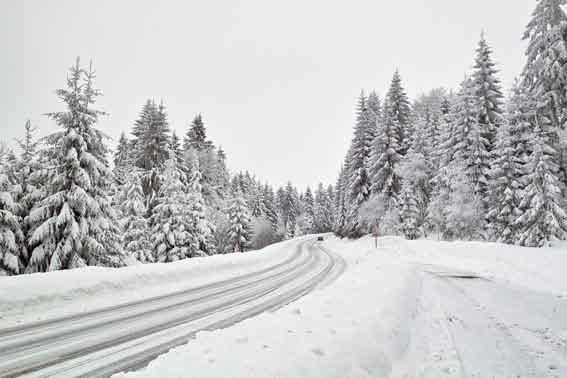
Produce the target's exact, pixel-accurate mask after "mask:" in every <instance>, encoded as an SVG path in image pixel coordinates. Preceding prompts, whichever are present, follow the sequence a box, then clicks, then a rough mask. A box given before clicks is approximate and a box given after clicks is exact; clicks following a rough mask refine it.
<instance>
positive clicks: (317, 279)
mask: <svg viewBox="0 0 567 378" xmlns="http://www.w3.org/2000/svg"><path fill="white" fill-rule="evenodd" d="M290 248H296V252H295V253H294V254H293V255H292V256H291V257H290V258H289V259H287V260H285V261H284V262H281V263H278V264H275V265H273V266H271V267H269V268H267V269H263V270H259V271H257V272H253V273H250V274H246V275H243V276H240V277H236V278H233V279H229V280H224V281H219V282H216V283H213V284H209V285H205V286H201V287H194V288H190V289H187V290H184V291H180V292H174V293H168V294H165V295H162V296H159V297H154V298H149V299H146V300H140V301H137V302H132V303H125V304H121V305H117V306H112V307H107V308H103V309H99V310H96V311H90V312H85V313H81V314H77V315H72V316H67V317H62V318H58V319H51V320H47V321H42V322H37V323H33V324H27V325H24V326H20V327H12V328H5V329H0V377H2V378H4V377H16V376H18V377H20V376H25V377H55V376H56V377H94V376H96V377H101V376H110V375H111V374H113V373H116V372H119V371H123V370H127V369H131V368H133V367H136V366H139V365H141V364H144V363H146V362H147V361H149V360H151V359H152V358H155V357H156V356H158V355H159V354H162V353H164V352H167V351H168V350H169V349H171V348H172V347H175V346H178V345H180V344H183V343H185V342H187V341H188V340H189V339H190V338H191V337H192V336H193V335H194V334H195V333H197V332H199V331H202V330H211V329H218V328H223V327H226V326H229V325H231V324H234V323H237V322H239V321H241V320H244V319H246V318H249V317H252V316H254V315H257V314H259V313H262V312H265V311H269V310H274V309H277V308H279V307H281V306H283V305H285V304H288V303H290V302H292V301H294V300H295V299H297V298H299V297H301V296H303V295H305V294H307V293H309V292H310V291H312V290H314V289H315V288H316V287H318V286H320V285H325V284H328V283H329V282H330V281H332V280H333V279H334V278H336V277H337V276H338V275H340V274H341V273H342V271H343V270H344V268H345V262H344V260H343V259H342V258H340V257H338V256H337V255H335V254H333V253H332V252H330V251H328V250H326V249H324V248H322V247H321V246H320V245H319V244H318V243H317V242H315V241H314V240H301V241H298V242H296V243H292V244H290Z"/></svg>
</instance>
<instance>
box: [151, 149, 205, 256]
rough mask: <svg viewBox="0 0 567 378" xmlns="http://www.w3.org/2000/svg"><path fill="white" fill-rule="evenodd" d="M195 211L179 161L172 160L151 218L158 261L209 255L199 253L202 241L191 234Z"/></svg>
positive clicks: (152, 238) (164, 174)
mask: <svg viewBox="0 0 567 378" xmlns="http://www.w3.org/2000/svg"><path fill="white" fill-rule="evenodd" d="M191 211H192V209H191V203H190V201H189V197H188V196H187V194H186V188H185V187H184V185H183V183H182V181H181V173H180V171H179V170H178V169H177V167H176V164H175V160H174V159H169V160H168V161H167V162H166V167H165V171H164V173H163V183H162V185H161V187H160V190H159V193H158V198H157V201H156V205H155V207H154V209H153V213H152V216H151V218H150V224H151V229H152V235H151V242H152V247H153V251H154V258H155V260H156V261H160V262H170V261H177V260H181V259H185V258H188V257H195V256H204V255H205V253H204V252H202V251H201V250H200V249H199V240H198V239H197V238H196V237H195V235H194V234H192V233H190V231H189V230H191V229H192V218H191Z"/></svg>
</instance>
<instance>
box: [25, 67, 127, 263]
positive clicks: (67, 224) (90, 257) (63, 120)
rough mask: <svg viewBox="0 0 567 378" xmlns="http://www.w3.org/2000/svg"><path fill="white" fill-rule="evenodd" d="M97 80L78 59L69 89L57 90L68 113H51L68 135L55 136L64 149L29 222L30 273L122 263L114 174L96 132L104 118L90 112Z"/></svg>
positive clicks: (68, 82)
mask: <svg viewBox="0 0 567 378" xmlns="http://www.w3.org/2000/svg"><path fill="white" fill-rule="evenodd" d="M94 78H95V74H94V71H93V70H92V65H91V69H90V70H89V71H85V70H84V69H82V68H81V67H80V66H79V59H77V62H76V64H75V66H73V67H72V68H71V69H70V72H69V77H68V79H67V88H66V89H60V90H58V91H57V95H58V96H59V98H60V99H61V100H62V101H63V102H64V103H65V104H66V106H67V110H66V111H63V112H56V113H50V114H49V116H50V118H51V119H53V120H55V122H56V123H57V124H58V125H59V126H61V127H62V128H63V130H64V131H63V133H58V134H56V136H55V137H54V138H55V139H56V140H57V141H56V142H55V144H56V145H57V146H59V147H60V150H59V151H58V153H57V160H56V161H55V162H54V164H55V167H54V170H55V173H54V174H53V175H52V177H51V180H50V182H49V183H48V189H47V191H48V195H47V197H46V198H45V199H43V200H42V201H41V202H40V203H39V204H37V206H36V207H35V208H34V209H33V210H32V212H31V213H30V215H29V217H28V221H29V224H31V225H32V230H33V231H32V234H31V238H30V240H29V246H30V250H31V259H30V267H29V270H30V271H47V270H49V271H51V270H58V269H67V268H76V267H81V266H85V265H109V266H119V265H122V264H123V250H122V248H121V246H120V243H121V241H120V238H119V235H120V230H119V228H118V226H117V224H118V222H117V220H116V219H115V214H114V211H113V209H112V207H111V204H110V200H109V198H108V197H107V195H106V190H107V188H108V185H109V184H110V179H111V177H112V174H111V172H110V170H109V168H108V164H107V162H106V161H105V154H106V152H107V151H106V148H105V146H104V144H103V142H102V135H101V133H100V132H99V131H97V130H96V129H95V128H94V126H95V125H96V123H97V121H98V118H99V116H100V115H101V114H103V113H102V112H101V111H99V110H95V109H93V108H92V107H91V106H92V105H93V104H94V102H95V100H96V97H97V96H98V95H99V94H100V93H99V91H98V90H96V89H94V87H93V80H94Z"/></svg>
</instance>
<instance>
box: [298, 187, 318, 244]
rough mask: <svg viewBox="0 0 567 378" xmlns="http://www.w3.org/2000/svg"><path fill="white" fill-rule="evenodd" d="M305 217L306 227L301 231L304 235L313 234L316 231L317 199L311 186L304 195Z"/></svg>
mask: <svg viewBox="0 0 567 378" xmlns="http://www.w3.org/2000/svg"><path fill="white" fill-rule="evenodd" d="M302 202H303V219H304V221H305V222H304V228H303V229H302V230H301V232H302V233H303V234H304V235H307V234H312V233H314V232H315V199H314V198H313V193H312V192H311V188H309V187H307V189H306V190H305V194H304V196H303V201H302Z"/></svg>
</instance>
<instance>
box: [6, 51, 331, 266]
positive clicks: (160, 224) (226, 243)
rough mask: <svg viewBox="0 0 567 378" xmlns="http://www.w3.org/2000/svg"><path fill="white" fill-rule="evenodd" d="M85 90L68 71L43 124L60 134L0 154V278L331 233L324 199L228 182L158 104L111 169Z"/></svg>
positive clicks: (219, 158)
mask: <svg viewBox="0 0 567 378" xmlns="http://www.w3.org/2000/svg"><path fill="white" fill-rule="evenodd" d="M94 79H95V73H94V71H93V70H92V67H90V68H89V69H88V70H85V69H84V68H82V67H81V66H80V64H79V60H78V59H77V62H76V64H75V65H74V66H73V67H72V68H71V69H70V71H69V75H68V79H67V86H66V88H65V89H60V90H58V91H57V92H56V93H57V95H58V97H59V98H60V99H61V101H62V102H63V103H64V104H65V105H66V110H65V111H63V112H56V113H52V114H49V117H50V118H51V119H53V120H54V121H55V122H56V123H57V124H58V125H59V126H60V128H61V130H60V131H59V132H56V133H54V134H52V135H50V136H48V137H46V138H43V139H42V140H39V141H36V140H35V138H34V129H33V128H32V126H31V124H30V123H29V122H27V123H26V125H25V129H24V131H25V135H24V139H23V140H21V141H18V143H19V146H20V149H21V154H20V155H19V156H16V155H15V154H14V153H13V152H12V151H10V150H9V149H8V148H6V146H5V145H0V275H6V274H7V275H13V274H21V273H33V272H44V271H52V270H59V269H71V268H77V267H82V266H86V265H103V266H115V267H117V266H122V265H125V264H128V263H131V262H132V261H133V259H135V260H137V261H139V262H142V263H151V262H170V261H177V260H180V259H185V258H191V257H197V256H207V255H212V254H217V253H230V252H244V251H247V250H249V249H258V248H262V247H264V246H266V245H268V244H271V243H274V242H277V241H280V240H283V239H286V238H290V237H294V236H297V235H300V234H306V233H313V232H327V231H330V230H331V226H332V224H333V219H332V203H333V196H334V189H333V188H332V187H328V188H324V187H323V185H322V184H321V185H319V187H318V188H317V190H316V192H315V196H313V193H312V192H311V190H310V189H309V188H307V190H306V192H305V194H303V193H299V192H298V190H297V189H296V188H295V187H293V185H292V184H291V183H288V184H287V185H286V186H285V187H282V188H279V189H278V190H277V191H274V189H273V187H271V186H270V185H268V184H262V183H260V182H259V181H258V180H257V179H256V178H255V177H254V176H252V175H251V174H250V173H248V172H245V173H237V174H234V175H231V174H230V173H229V171H228V169H227V166H226V154H225V152H224V151H223V149H222V148H220V147H218V148H217V147H216V146H215V145H214V143H213V142H212V141H211V140H209V139H207V135H206V128H205V124H204V122H203V118H202V116H201V115H200V114H199V115H197V116H196V117H195V118H194V119H193V122H192V123H191V125H190V126H189V127H188V129H187V133H186V135H184V136H183V140H181V139H180V138H179V137H178V136H177V135H176V134H175V132H172V131H171V129H170V125H169V122H168V119H167V111H166V107H165V105H164V103H163V102H162V103H160V104H157V103H155V101H153V100H148V101H147V102H146V103H145V104H144V106H143V108H142V111H141V112H140V115H139V117H138V119H137V120H136V121H135V123H134V125H133V128H132V130H131V133H130V136H129V137H128V136H127V134H125V133H122V135H121V136H120V139H119V141H118V145H117V148H116V150H115V152H114V159H113V160H114V167H113V169H111V167H110V164H109V162H108V160H107V156H108V154H109V150H108V148H107V140H105V136H104V135H103V134H102V133H101V132H99V131H98V130H97V129H96V124H97V122H98V119H99V117H100V116H102V115H104V113H103V112H101V111H99V110H97V109H96V108H95V105H96V99H97V97H98V96H99V95H100V92H99V91H98V90H97V89H95V87H94Z"/></svg>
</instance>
